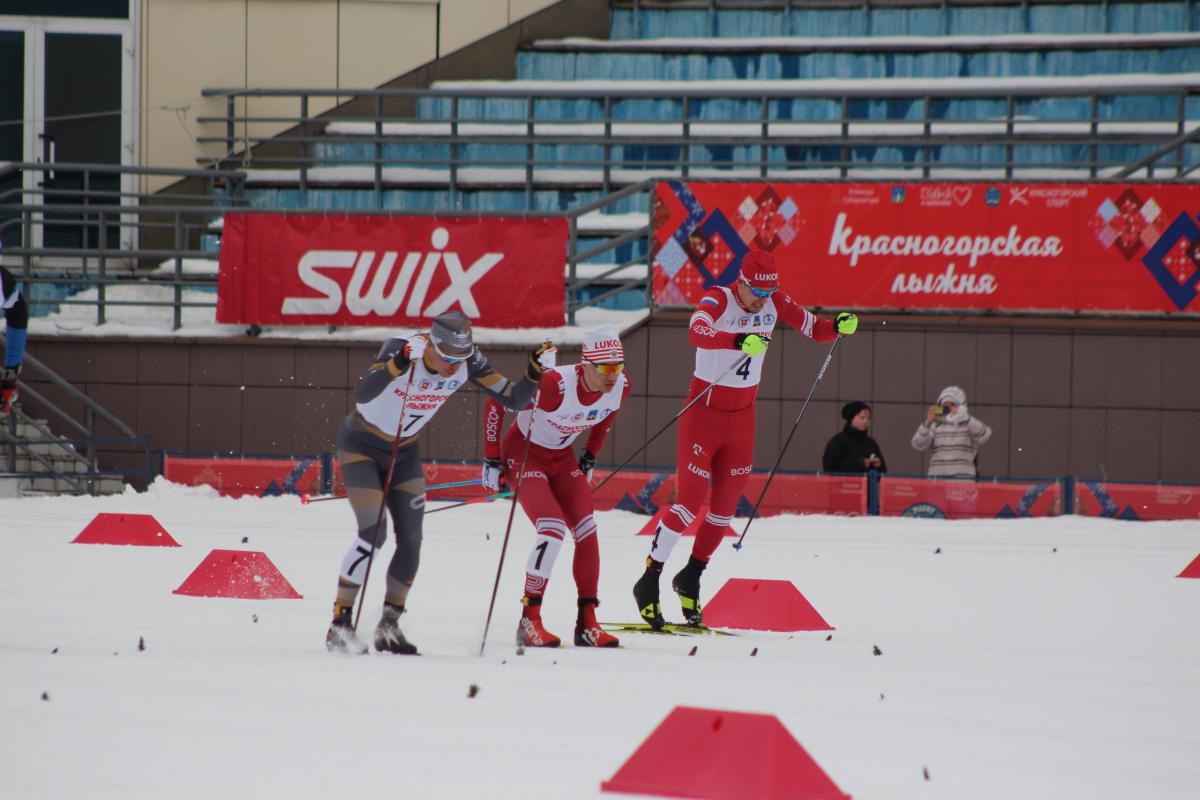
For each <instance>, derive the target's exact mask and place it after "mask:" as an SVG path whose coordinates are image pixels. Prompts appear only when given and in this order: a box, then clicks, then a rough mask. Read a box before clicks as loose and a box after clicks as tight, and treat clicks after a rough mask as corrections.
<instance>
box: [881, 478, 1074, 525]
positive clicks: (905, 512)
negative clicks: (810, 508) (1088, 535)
mask: <svg viewBox="0 0 1200 800" xmlns="http://www.w3.org/2000/svg"><path fill="white" fill-rule="evenodd" d="M879 514H880V516H885V517H936V518H939V519H974V518H978V517H985V518H986V517H1056V516H1058V515H1059V514H1062V486H1061V485H1060V484H1059V483H1058V482H1057V481H1051V482H1046V483H1034V482H1028V483H1025V482H1011V483H1010V482H1006V483H999V482H991V481H961V480H937V479H935V478H889V477H887V476H883V477H881V478H880V479H879Z"/></svg>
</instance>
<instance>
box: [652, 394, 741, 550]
mask: <svg viewBox="0 0 1200 800" xmlns="http://www.w3.org/2000/svg"><path fill="white" fill-rule="evenodd" d="M754 427H755V425H754V406H753V404H752V405H749V406H747V407H746V408H743V409H741V410H739V411H718V410H716V409H714V408H710V407H709V406H707V405H705V403H704V401H703V400H702V401H700V402H699V403H697V404H696V405H694V406H692V407H691V408H689V409H688V410H687V412H685V413H684V415H683V416H682V417H681V418H680V420H679V439H678V443H677V446H676V456H675V458H676V461H675V464H676V466H675V469H676V473H675V484H676V487H677V490H676V497H675V505H673V506H671V508H670V510H669V511H668V512H667V513H666V514H664V515H663V518H662V521H663V524H664V525H665V526H666V527H668V528H670V529H671V530H672V531H674V532H675V533H682V532H683V530H684V529H685V528H686V527H687V526H688V525H690V524H691V523H692V521H693V520H695V518H696V514H697V513H698V512H699V509H700V506H701V505H702V504H703V503H704V496H705V494H707V493H708V491H709V487H710V486H711V487H712V497H711V499H710V500H709V512H708V515H707V516H706V517H705V518H704V520H703V521H702V522H701V523H700V528H699V530H698V531H697V532H696V541H695V543H694V544H693V545H692V555H693V556H695V557H696V558H698V559H700V560H701V561H705V562H707V561H708V559H709V558H710V557H711V556H712V554H713V552H714V551H715V550H716V549H717V546H718V545H719V544H720V543H721V537H722V536H724V533H725V527H726V526H727V525H729V524H730V522H731V521H732V520H733V514H734V512H735V511H736V510H737V503H738V499H739V498H740V497H741V496H742V490H743V489H744V488H745V486H746V481H747V480H748V479H749V478H750V469H751V467H752V466H753V464H754Z"/></svg>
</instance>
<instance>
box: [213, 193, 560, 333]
mask: <svg viewBox="0 0 1200 800" xmlns="http://www.w3.org/2000/svg"><path fill="white" fill-rule="evenodd" d="M566 252H567V222H566V220H564V219H561V218H533V219H510V218H499V217H401V216H390V215H344V214H343V215H339V214H328V215H327V214H227V215H226V216H225V227H224V231H223V234H222V237H221V266H220V272H219V274H218V279H217V291H218V294H217V321H218V322H223V323H231V324H257V325H340V326H399V325H405V324H414V325H416V324H422V323H426V322H428V321H429V320H430V319H432V318H433V317H435V316H437V315H438V314H440V313H442V312H443V311H448V310H451V309H459V310H461V311H462V312H463V313H464V314H466V315H467V316H468V317H470V318H471V319H472V320H474V321H475V323H476V324H477V325H480V326H483V327H490V328H524V327H559V326H561V325H563V324H564V322H565V313H566V312H565V307H564V305H565V297H564V292H563V265H564V263H565V260H566Z"/></svg>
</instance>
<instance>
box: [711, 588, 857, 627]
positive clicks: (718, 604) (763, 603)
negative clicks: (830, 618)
mask: <svg viewBox="0 0 1200 800" xmlns="http://www.w3.org/2000/svg"><path fill="white" fill-rule="evenodd" d="M704 624H705V625H707V626H709V627H710V628H739V629H743V630H752V631H831V630H834V628H833V627H832V626H831V625H830V624H829V623H828V622H826V621H825V619H824V618H823V617H822V616H821V615H820V614H819V613H818V612H817V610H816V609H815V608H813V607H812V604H811V603H809V602H808V600H806V599H804V595H802V594H800V590H799V589H797V588H796V587H795V586H794V585H793V584H792V582H791V581H777V580H751V579H747V578H731V579H729V580H727V581H726V582H725V585H724V586H722V587H721V588H720V590H719V591H718V592H717V593H716V594H715V595H713V598H712V599H711V600H709V601H708V605H706V606H705V607H704Z"/></svg>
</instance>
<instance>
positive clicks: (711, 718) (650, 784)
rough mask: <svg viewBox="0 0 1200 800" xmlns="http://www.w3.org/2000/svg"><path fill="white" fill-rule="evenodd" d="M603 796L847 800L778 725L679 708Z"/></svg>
mask: <svg viewBox="0 0 1200 800" xmlns="http://www.w3.org/2000/svg"><path fill="white" fill-rule="evenodd" d="M673 764H674V765H678V764H686V765H687V768H686V769H673V768H670V766H669V765H673ZM600 789H601V790H602V791H605V792H618V793H622V794H642V795H654V796H657V797H690V798H695V799H696V800H742V798H749V797H753V798H756V799H758V800H784V798H787V800H850V796H849V795H847V794H845V793H844V792H842V790H841V789H839V788H838V787H837V784H835V783H834V782H833V781H832V780H831V779H830V777H829V776H828V775H826V774H825V772H824V770H822V769H821V767H820V766H819V765H818V764H817V762H816V761H814V760H813V758H812V756H810V755H809V754H808V752H807V751H805V749H804V748H803V747H802V746H801V745H800V743H799V742H797V741H796V740H795V738H793V737H792V734H791V733H789V732H788V730H787V728H785V727H783V724H782V723H781V722H780V721H779V720H778V719H777V718H776V717H774V716H772V715H770V714H745V713H741V712H737V711H716V710H713V709H707V708H687V707H683V706H680V707H678V708H676V709H674V710H673V711H672V712H671V713H670V714H668V715H667V718H666V719H664V720H663V721H662V722H661V723H659V725H658V727H657V728H655V729H654V731H653V733H651V734H650V736H649V737H647V739H646V741H644V742H643V743H642V746H641V747H639V748H638V749H637V750H636V751H635V752H634V754H633V755H632V756H630V757H629V760H628V761H626V762H625V763H624V764H622V765H621V768H620V769H619V770H617V774H616V775H613V776H612V778H611V779H610V780H607V781H605V782H604V783H602V784H600Z"/></svg>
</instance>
